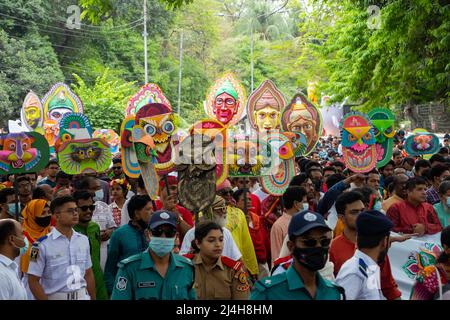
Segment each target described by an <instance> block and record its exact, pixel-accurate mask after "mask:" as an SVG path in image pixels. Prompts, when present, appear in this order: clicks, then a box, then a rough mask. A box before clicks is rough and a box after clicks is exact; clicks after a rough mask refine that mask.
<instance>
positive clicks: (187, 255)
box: [182, 253, 195, 260]
mask: <svg viewBox="0 0 450 320" xmlns="http://www.w3.org/2000/svg"><path fill="white" fill-rule="evenodd" d="M182 256H183V257H185V258H188V259H189V260H192V259H194V257H195V254H193V253H186V254H183V255H182Z"/></svg>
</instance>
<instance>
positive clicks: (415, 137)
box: [404, 128, 439, 157]
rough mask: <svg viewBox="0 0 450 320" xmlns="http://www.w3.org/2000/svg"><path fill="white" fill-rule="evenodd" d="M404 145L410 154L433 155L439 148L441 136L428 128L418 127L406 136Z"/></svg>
mask: <svg viewBox="0 0 450 320" xmlns="http://www.w3.org/2000/svg"><path fill="white" fill-rule="evenodd" d="M404 146H405V151H406V153H407V154H408V155H409V156H413V157H415V156H425V155H432V154H434V153H436V152H438V150H439V138H438V136H436V135H435V134H433V133H431V132H427V130H426V129H422V128H418V129H415V130H414V131H413V134H412V135H410V136H409V137H408V138H406V140H405V142H404Z"/></svg>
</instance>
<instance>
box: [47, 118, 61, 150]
mask: <svg viewBox="0 0 450 320" xmlns="http://www.w3.org/2000/svg"><path fill="white" fill-rule="evenodd" d="M44 137H45V139H46V140H47V142H48V145H49V146H50V148H53V147H54V146H55V143H56V140H57V139H58V137H59V124H58V121H56V120H45V121H44Z"/></svg>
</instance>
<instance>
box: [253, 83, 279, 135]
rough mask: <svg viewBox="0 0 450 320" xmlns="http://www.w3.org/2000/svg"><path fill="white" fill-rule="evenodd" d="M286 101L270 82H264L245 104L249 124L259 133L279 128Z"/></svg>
mask: <svg viewBox="0 0 450 320" xmlns="http://www.w3.org/2000/svg"><path fill="white" fill-rule="evenodd" d="M285 105H286V101H285V100H284V97H283V94H282V93H281V91H279V90H278V89H277V87H276V86H275V84H274V83H273V82H272V81H270V80H265V81H264V82H263V83H261V85H260V86H259V87H258V88H257V89H256V90H255V91H254V92H253V93H252V94H251V96H250V97H249V98H248V103H247V114H248V117H249V121H250V124H251V125H252V127H253V128H255V129H257V130H258V131H260V132H264V131H267V130H275V129H279V128H280V112H281V110H283V109H284V107H285Z"/></svg>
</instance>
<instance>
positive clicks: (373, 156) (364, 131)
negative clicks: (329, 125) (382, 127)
mask: <svg viewBox="0 0 450 320" xmlns="http://www.w3.org/2000/svg"><path fill="white" fill-rule="evenodd" d="M340 126H341V138H342V155H343V159H344V162H345V164H346V166H347V168H348V169H350V170H351V171H353V172H358V173H365V172H369V171H371V170H372V169H373V168H375V165H376V163H377V151H376V147H375V141H376V140H375V134H374V132H373V124H372V122H371V121H370V120H369V118H368V117H367V116H366V115H365V114H362V113H360V112H350V113H348V114H346V115H344V117H343V118H342V120H341V123H340Z"/></svg>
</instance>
